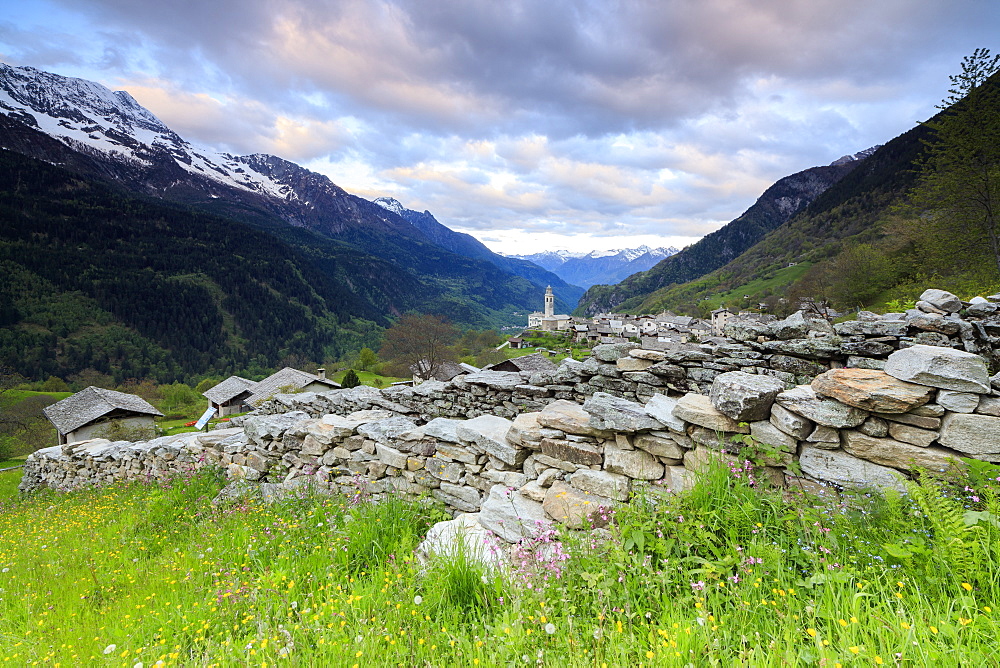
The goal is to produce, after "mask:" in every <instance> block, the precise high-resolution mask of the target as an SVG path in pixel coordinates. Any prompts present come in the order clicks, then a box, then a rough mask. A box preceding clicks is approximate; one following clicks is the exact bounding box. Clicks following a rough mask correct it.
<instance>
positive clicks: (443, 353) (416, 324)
mask: <svg viewBox="0 0 1000 668" xmlns="http://www.w3.org/2000/svg"><path fill="white" fill-rule="evenodd" d="M457 338H458V330H457V329H456V328H455V326H454V325H453V324H451V323H450V322H449V321H448V320H446V319H444V318H442V317H441V316H437V315H429V314H427V315H416V314H406V315H404V316H403V317H402V318H400V319H399V320H398V321H397V322H396V323H395V324H394V325H393V326H392V327H390V328H389V329H387V330H386V331H385V342H384V343H383V344H382V349H381V350H380V351H379V354H380V355H381V357H382V358H383V359H390V360H393V361H394V362H395V365H394V366H395V370H394V373H396V374H397V375H400V376H403V375H408V372H409V367H411V366H413V365H417V367H418V369H419V371H420V375H421V376H423V377H424V378H427V377H430V376H431V375H433V374H434V373H435V372H437V370H438V369H440V368H441V365H442V364H444V363H445V362H448V361H452V360H453V358H454V357H455V351H454V350H453V349H452V347H451V346H452V344H453V343H454V342H455V340H456V339H457Z"/></svg>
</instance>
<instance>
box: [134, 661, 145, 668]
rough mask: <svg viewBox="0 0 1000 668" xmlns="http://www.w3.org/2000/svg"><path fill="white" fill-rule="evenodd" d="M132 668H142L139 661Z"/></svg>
mask: <svg viewBox="0 0 1000 668" xmlns="http://www.w3.org/2000/svg"><path fill="white" fill-rule="evenodd" d="M132 668H143V664H142V661H140V662H139V663H137V664H135V665H134V666H132Z"/></svg>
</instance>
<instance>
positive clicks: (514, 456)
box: [455, 415, 529, 466]
mask: <svg viewBox="0 0 1000 668" xmlns="http://www.w3.org/2000/svg"><path fill="white" fill-rule="evenodd" d="M511 424H512V423H511V421H510V420H508V419H506V418H502V417H499V416H496V415H480V416H479V417H476V418H473V419H471V420H465V421H464V422H463V423H462V424H460V425H458V427H457V428H456V429H455V433H456V434H457V435H458V438H459V439H461V440H462V441H463V442H466V443H474V444H476V445H477V446H479V447H480V448H481V449H482V450H483V451H484V452H485V453H486V454H489V455H492V456H494V457H496V458H497V459H499V460H500V461H502V462H503V463H504V464H507V465H509V466H520V465H521V464H522V463H523V462H524V460H525V459H527V457H528V454H529V453H528V451H527V450H525V449H524V448H522V447H520V446H519V445H516V444H514V443H511V442H510V441H509V440H507V433H508V432H509V431H510V428H511Z"/></svg>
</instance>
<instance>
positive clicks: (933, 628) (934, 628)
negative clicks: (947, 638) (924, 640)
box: [931, 626, 937, 634]
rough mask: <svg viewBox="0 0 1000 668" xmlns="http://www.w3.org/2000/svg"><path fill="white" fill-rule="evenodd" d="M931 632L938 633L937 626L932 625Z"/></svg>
mask: <svg viewBox="0 0 1000 668" xmlns="http://www.w3.org/2000/svg"><path fill="white" fill-rule="evenodd" d="M931 633H934V634H936V633H937V627H936V626H932V627H931Z"/></svg>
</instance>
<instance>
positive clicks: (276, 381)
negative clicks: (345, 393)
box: [247, 366, 340, 405]
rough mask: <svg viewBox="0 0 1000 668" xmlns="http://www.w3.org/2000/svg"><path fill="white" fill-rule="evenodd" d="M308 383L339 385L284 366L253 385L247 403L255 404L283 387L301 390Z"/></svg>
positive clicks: (333, 387) (333, 388) (337, 386)
mask: <svg viewBox="0 0 1000 668" xmlns="http://www.w3.org/2000/svg"><path fill="white" fill-rule="evenodd" d="M310 383H323V384H324V385H329V386H330V389H331V390H335V389H338V388H339V387H340V385H339V384H338V383H335V382H333V381H332V380H329V379H327V378H320V377H319V376H317V375H315V374H312V373H306V372H305V371H299V370H298V369H293V368H292V367H290V366H286V367H285V368H284V369H282V370H281V371H276V372H274V373H272V374H271V375H270V376H268V377H267V378H265V379H264V380H262V381H260V382H259V383H257V384H256V385H254V386H253V388H252V390H253V394H252V395H250V398H249V399H247V403H248V404H251V405H257V403H259V402H261V401H264V400H265V399H267V398H269V397H273V396H274V395H275V394H278V392H279V390H281V388H283V387H287V388H291V389H292V390H301V389H302V388H303V387H305V386H306V385H309V384H310Z"/></svg>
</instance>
